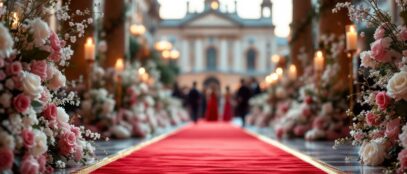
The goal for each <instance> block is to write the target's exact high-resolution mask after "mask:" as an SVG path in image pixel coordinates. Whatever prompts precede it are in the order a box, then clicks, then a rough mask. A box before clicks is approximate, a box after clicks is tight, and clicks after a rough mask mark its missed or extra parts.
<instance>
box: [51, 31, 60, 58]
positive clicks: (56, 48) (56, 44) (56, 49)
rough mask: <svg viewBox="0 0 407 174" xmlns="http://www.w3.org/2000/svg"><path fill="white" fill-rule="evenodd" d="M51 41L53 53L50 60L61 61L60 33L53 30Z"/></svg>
mask: <svg viewBox="0 0 407 174" xmlns="http://www.w3.org/2000/svg"><path fill="white" fill-rule="evenodd" d="M49 40H50V42H51V48H52V51H51V55H50V56H49V60H51V61H53V62H59V61H60V60H61V41H60V40H59V38H58V35H57V34H56V33H55V32H53V33H52V34H51V36H50V37H49Z"/></svg>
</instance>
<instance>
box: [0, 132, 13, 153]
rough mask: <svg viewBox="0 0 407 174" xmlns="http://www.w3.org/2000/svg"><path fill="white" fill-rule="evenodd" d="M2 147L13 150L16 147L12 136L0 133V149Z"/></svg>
mask: <svg viewBox="0 0 407 174" xmlns="http://www.w3.org/2000/svg"><path fill="white" fill-rule="evenodd" d="M4 146H6V147H8V148H10V149H14V148H15V147H16V143H15V140H14V137H13V136H11V135H9V134H8V133H6V132H3V131H0V147H4Z"/></svg>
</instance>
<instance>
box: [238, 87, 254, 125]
mask: <svg viewBox="0 0 407 174" xmlns="http://www.w3.org/2000/svg"><path fill="white" fill-rule="evenodd" d="M251 96H252V91H251V89H250V88H249V87H248V85H247V84H246V81H245V80H244V79H240V88H239V89H238V90H237V93H236V100H237V108H236V109H237V114H238V116H239V117H240V118H241V119H242V127H244V126H245V125H246V120H245V118H246V115H247V114H248V113H249V100H250V97H251Z"/></svg>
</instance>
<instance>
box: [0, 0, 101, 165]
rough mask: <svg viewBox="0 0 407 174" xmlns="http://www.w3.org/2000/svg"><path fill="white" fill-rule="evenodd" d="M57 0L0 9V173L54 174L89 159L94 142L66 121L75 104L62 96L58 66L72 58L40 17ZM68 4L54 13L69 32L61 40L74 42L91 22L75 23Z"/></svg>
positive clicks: (63, 82) (64, 43)
mask: <svg viewBox="0 0 407 174" xmlns="http://www.w3.org/2000/svg"><path fill="white" fill-rule="evenodd" d="M55 4H56V1H55V0H44V1H32V0H26V1H12V0H9V1H4V5H3V6H2V7H1V8H0V20H1V23H0V43H1V44H0V172H6V173H7V172H13V173H14V172H15V173H52V172H53V170H54V167H58V168H64V167H65V166H67V165H74V164H76V163H87V162H89V161H90V160H93V156H94V147H93V146H92V145H91V144H90V142H88V141H87V139H97V138H98V137H99V135H98V134H94V133H92V132H90V131H89V130H85V129H84V127H76V126H74V125H72V124H70V123H69V120H70V118H69V115H68V114H67V113H66V111H65V109H64V108H63V105H64V104H66V103H69V104H72V105H78V104H79V102H78V101H77V100H75V97H74V96H75V94H74V93H65V92H63V91H64V90H63V88H64V87H65V86H66V84H67V82H66V78H65V76H64V75H63V72H61V70H60V69H61V68H63V67H64V66H66V65H67V64H68V61H69V60H70V57H71V56H72V54H73V51H72V49H71V46H70V45H69V42H67V41H64V40H61V39H60V38H59V37H58V35H57V33H55V32H54V31H51V29H50V28H49V26H48V24H47V23H45V22H44V21H43V20H42V19H45V18H46V17H47V16H49V15H52V14H51V12H50V11H52V10H50V9H56V8H55ZM68 6H69V3H67V4H65V5H63V6H62V7H61V8H60V9H56V10H55V12H56V13H55V15H56V17H57V20H59V21H64V22H67V23H70V24H71V25H72V26H75V27H73V29H72V30H71V31H70V32H69V33H66V34H64V35H62V36H64V38H65V39H69V40H70V43H74V42H75V40H76V38H77V37H81V36H83V34H84V28H86V27H87V25H88V24H89V23H91V22H92V20H91V19H89V20H84V21H81V22H74V21H73V20H74V18H75V17H76V16H85V15H88V14H89V12H87V11H85V12H82V11H76V12H75V14H72V15H69V14H68V11H69V8H68Z"/></svg>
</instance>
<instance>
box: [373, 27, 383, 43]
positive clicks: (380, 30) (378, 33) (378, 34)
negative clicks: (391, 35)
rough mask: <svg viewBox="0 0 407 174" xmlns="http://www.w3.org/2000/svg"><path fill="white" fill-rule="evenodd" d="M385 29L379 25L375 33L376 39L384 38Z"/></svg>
mask: <svg viewBox="0 0 407 174" xmlns="http://www.w3.org/2000/svg"><path fill="white" fill-rule="evenodd" d="M384 33H385V30H384V28H383V27H382V26H380V27H378V28H377V29H376V31H375V33H374V35H373V37H374V39H375V40H377V39H382V38H383V37H384Z"/></svg>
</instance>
